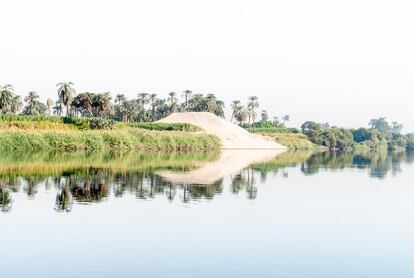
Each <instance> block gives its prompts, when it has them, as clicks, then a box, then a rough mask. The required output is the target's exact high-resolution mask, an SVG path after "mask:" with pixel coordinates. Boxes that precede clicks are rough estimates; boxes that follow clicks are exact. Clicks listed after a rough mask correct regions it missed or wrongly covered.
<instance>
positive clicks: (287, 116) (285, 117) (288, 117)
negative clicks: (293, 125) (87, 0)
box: [282, 115, 290, 125]
mask: <svg viewBox="0 0 414 278" xmlns="http://www.w3.org/2000/svg"><path fill="white" fill-rule="evenodd" d="M282 120H283V125H285V123H286V122H289V120H290V116H289V115H284V116H283V117H282Z"/></svg>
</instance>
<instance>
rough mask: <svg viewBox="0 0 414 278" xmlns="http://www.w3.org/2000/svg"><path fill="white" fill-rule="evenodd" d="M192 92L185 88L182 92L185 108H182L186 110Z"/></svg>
mask: <svg viewBox="0 0 414 278" xmlns="http://www.w3.org/2000/svg"><path fill="white" fill-rule="evenodd" d="M192 94H193V92H192V91H190V90H185V91H184V92H183V94H182V96H183V97H184V101H185V108H184V109H185V111H187V112H188V109H189V106H188V104H189V101H190V98H191V95H192Z"/></svg>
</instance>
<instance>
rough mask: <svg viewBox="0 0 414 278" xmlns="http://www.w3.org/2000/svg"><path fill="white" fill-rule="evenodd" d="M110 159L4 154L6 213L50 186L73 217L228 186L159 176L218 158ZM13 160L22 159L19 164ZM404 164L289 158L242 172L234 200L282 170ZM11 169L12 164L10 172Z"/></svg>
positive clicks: (1, 193) (375, 157)
mask: <svg viewBox="0 0 414 278" xmlns="http://www.w3.org/2000/svg"><path fill="white" fill-rule="evenodd" d="M106 155H107V156H103V155H93V154H89V155H87V154H81V155H80V156H78V155H77V154H73V156H72V155H69V156H67V155H57V154H43V155H40V154H38V155H35V156H34V157H33V156H28V155H22V154H20V155H18V156H9V155H5V154H2V156H3V157H4V158H5V160H6V161H4V160H3V161H1V162H0V173H1V175H0V209H1V211H10V209H11V208H12V194H13V192H20V191H22V192H24V193H25V194H26V195H27V196H28V197H29V198H34V197H35V196H36V193H37V189H38V187H39V186H44V187H45V189H46V190H50V189H51V188H55V189H56V191H57V192H56V201H55V206H54V209H55V210H56V211H64V212H69V211H71V210H72V207H73V204H74V203H97V202H101V201H103V200H106V199H107V198H108V197H109V196H110V195H111V194H113V196H114V197H117V198H119V197H122V196H125V195H126V194H128V195H132V196H135V197H136V199H137V200H148V199H153V198H155V197H157V196H158V197H164V198H165V199H166V200H168V201H171V202H172V201H174V200H177V198H178V199H179V200H180V201H182V202H185V203H187V202H190V201H193V200H203V199H213V198H214V197H215V196H216V195H220V194H222V192H223V188H224V184H223V180H219V181H217V182H215V183H213V184H211V185H197V184H173V183H171V182H168V181H166V180H163V179H162V178H161V177H160V176H158V175H157V174H156V172H157V170H158V169H160V170H165V169H170V170H171V169H175V170H179V171H182V170H191V169H192V168H194V166H193V165H192V164H193V163H194V164H196V165H197V164H198V165H201V164H202V163H205V161H203V159H205V160H213V159H215V155H214V154H194V153H192V154H175V155H174V156H171V155H173V154H145V155H144V154H136V155H132V156H130V155H124V156H122V155H121V156H114V155H111V154H106ZM13 157H16V159H15V161H13V160H12V158H13ZM30 158H31V159H33V160H32V161H39V164H40V165H38V166H37V167H36V166H29V162H28V161H29V160H30ZM7 159H9V160H7ZM193 159H194V161H195V162H194V161H193ZM197 159H198V160H197ZM402 162H405V163H413V162H414V153H386V152H376V153H362V154H353V153H347V152H321V153H314V154H312V153H309V152H291V153H284V154H281V155H279V156H277V157H276V158H274V159H273V160H272V161H270V162H268V163H261V164H255V165H252V166H251V167H248V168H246V169H241V170H240V171H239V173H237V174H235V175H233V176H232V177H231V184H230V186H231V187H230V191H231V192H232V193H233V194H239V193H240V192H245V193H246V195H247V196H246V197H247V198H248V199H250V200H253V199H256V198H257V193H258V188H257V186H256V183H257V181H258V178H259V179H261V180H262V181H264V180H266V177H267V175H268V174H269V173H278V172H279V171H280V170H281V172H282V173H283V176H284V177H288V172H287V169H286V168H287V167H291V166H300V170H301V171H302V173H303V174H305V175H312V174H316V173H318V172H319V171H320V170H321V169H329V170H332V169H333V170H335V169H344V168H358V169H367V170H368V173H369V175H370V176H371V177H377V178H384V177H385V176H386V175H387V173H389V172H391V173H392V174H397V173H398V172H400V171H401V164H402ZM7 163H9V164H10V165H9V166H8V168H7V167H6V165H7ZM88 165H89V166H88ZM31 167H32V168H31ZM47 167H49V168H50V169H47ZM66 167H67V168H66ZM20 170H21V171H22V172H19V171H20ZM36 171H37V173H36ZM20 185H22V186H20Z"/></svg>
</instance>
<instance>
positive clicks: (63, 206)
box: [55, 186, 73, 212]
mask: <svg viewBox="0 0 414 278" xmlns="http://www.w3.org/2000/svg"><path fill="white" fill-rule="evenodd" d="M72 204H73V201H72V194H71V193H70V190H69V188H68V187H67V186H65V187H64V188H63V189H62V190H61V192H60V193H58V194H57V195H56V204H55V210H56V211H66V212H69V211H71V210H72Z"/></svg>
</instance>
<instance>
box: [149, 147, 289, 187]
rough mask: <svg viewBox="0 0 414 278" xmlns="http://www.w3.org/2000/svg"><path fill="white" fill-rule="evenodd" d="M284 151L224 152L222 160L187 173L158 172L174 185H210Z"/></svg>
mask: <svg viewBox="0 0 414 278" xmlns="http://www.w3.org/2000/svg"><path fill="white" fill-rule="evenodd" d="M283 152H284V150H223V151H222V152H221V155H220V158H219V159H218V160H216V161H213V162H210V163H207V164H206V165H203V166H201V167H200V168H198V169H196V170H193V171H190V172H187V173H173V172H157V173H156V174H157V175H159V176H160V177H161V178H163V179H164V180H167V181H169V182H172V183H174V184H190V185H192V184H198V185H209V184H213V183H215V182H216V181H218V180H220V179H222V178H224V177H227V176H229V175H232V174H235V173H238V172H239V171H240V170H242V169H245V168H246V167H248V166H250V165H251V164H255V163H261V162H267V161H270V160H272V159H274V158H275V157H276V156H277V155H279V154H280V153H283Z"/></svg>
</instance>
